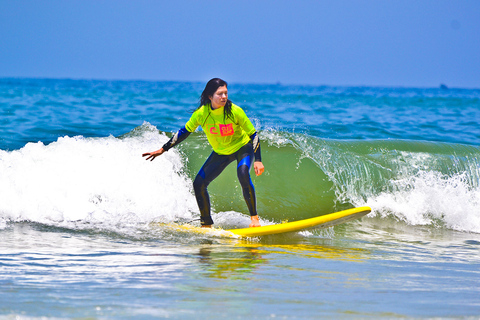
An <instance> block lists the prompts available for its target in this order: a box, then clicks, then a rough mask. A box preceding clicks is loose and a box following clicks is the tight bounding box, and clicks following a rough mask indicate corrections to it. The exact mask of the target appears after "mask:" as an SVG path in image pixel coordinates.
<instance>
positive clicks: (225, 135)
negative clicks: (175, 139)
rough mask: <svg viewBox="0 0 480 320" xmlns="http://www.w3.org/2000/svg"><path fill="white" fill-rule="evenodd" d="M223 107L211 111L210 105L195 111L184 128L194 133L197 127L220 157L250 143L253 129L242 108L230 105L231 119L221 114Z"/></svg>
mask: <svg viewBox="0 0 480 320" xmlns="http://www.w3.org/2000/svg"><path fill="white" fill-rule="evenodd" d="M223 112H224V107H221V108H218V109H214V110H213V109H212V108H211V105H210V104H207V105H203V106H201V107H200V108H199V109H198V110H196V111H195V112H194V113H193V114H192V116H191V118H190V120H188V122H187V124H186V125H185V128H186V129H187V131H189V132H194V131H195V130H196V129H197V128H198V127H199V126H201V127H202V129H203V131H204V132H205V134H206V135H207V139H208V142H209V143H210V145H211V146H212V148H213V151H215V152H216V153H218V154H220V155H230V154H232V153H234V152H236V151H238V150H239V149H240V148H241V147H243V146H244V145H246V144H247V143H249V142H250V136H251V135H252V134H254V133H255V128H254V127H253V125H252V122H250V119H248V117H247V115H246V114H245V111H243V109H242V108H240V107H239V106H237V105H235V104H233V103H232V115H233V119H231V118H230V117H226V116H224V114H223Z"/></svg>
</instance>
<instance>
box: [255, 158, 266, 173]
mask: <svg viewBox="0 0 480 320" xmlns="http://www.w3.org/2000/svg"><path fill="white" fill-rule="evenodd" d="M253 168H254V169H255V174H256V175H257V176H259V175H261V174H262V173H263V171H265V167H264V166H263V163H261V162H260V161H255V162H254V164H253Z"/></svg>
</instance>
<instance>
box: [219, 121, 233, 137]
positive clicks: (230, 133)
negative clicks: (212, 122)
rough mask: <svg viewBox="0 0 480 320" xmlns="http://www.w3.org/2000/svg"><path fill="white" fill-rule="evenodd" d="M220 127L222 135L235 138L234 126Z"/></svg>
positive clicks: (225, 125) (220, 125) (222, 125)
mask: <svg viewBox="0 0 480 320" xmlns="http://www.w3.org/2000/svg"><path fill="white" fill-rule="evenodd" d="M219 127H220V135H221V136H222V137H224V136H233V133H234V131H233V124H231V123H230V124H219Z"/></svg>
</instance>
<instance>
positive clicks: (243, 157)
mask: <svg viewBox="0 0 480 320" xmlns="http://www.w3.org/2000/svg"><path fill="white" fill-rule="evenodd" d="M198 126H201V127H202V129H203V131H204V132H205V134H206V135H207V139H208V142H209V143H210V145H211V146H212V148H213V151H212V153H211V154H210V156H209V157H208V159H207V161H205V163H204V164H203V166H202V168H201V169H200V171H199V172H198V174H197V176H196V178H195V180H194V182H193V189H194V191H195V197H196V199H197V203H198V207H199V209H200V214H201V218H200V221H201V224H202V227H206V228H210V227H211V226H212V224H213V220H212V217H211V215H210V197H209V195H208V191H207V187H208V185H209V184H210V182H212V181H213V180H214V179H215V178H216V177H218V175H219V174H220V173H222V171H223V170H224V169H225V168H226V167H227V165H229V164H230V163H231V162H233V161H234V160H237V176H238V180H239V181H240V184H241V186H242V189H243V196H244V198H245V202H246V203H247V206H248V210H249V211H250V217H251V223H250V227H260V222H259V220H258V214H257V204H256V197H255V188H254V187H253V183H252V180H251V179H250V173H249V171H250V167H251V165H252V162H253V160H254V159H255V162H254V165H253V167H254V169H255V174H256V175H257V176H259V175H261V174H262V173H263V171H264V170H265V169H264V166H263V164H262V159H261V155H260V140H259V138H258V136H257V132H256V131H255V128H254V127H253V125H252V123H251V122H250V120H249V119H248V117H247V115H246V114H245V112H244V111H243V110H242V109H241V108H240V107H239V106H237V105H235V104H233V103H232V102H231V101H230V100H228V90H227V83H226V82H225V81H223V80H222V79H219V78H214V79H212V80H210V81H208V83H207V85H206V86H205V90H203V92H202V95H201V97H200V106H199V107H198V108H197V110H195V111H194V112H193V114H192V117H191V118H190V120H189V121H188V122H187V123H186V125H185V127H183V128H181V129H180V130H179V131H178V132H177V133H175V135H174V136H173V137H172V138H171V139H170V140H169V141H168V142H167V143H165V144H164V145H163V147H162V148H160V149H159V150H157V151H153V152H147V153H144V154H143V155H142V156H143V157H146V156H147V159H146V160H150V161H152V160H154V159H155V158H156V157H158V156H159V155H161V154H163V153H164V152H165V151H168V150H169V149H170V148H172V147H174V146H176V145H177V144H179V143H180V142H182V141H183V140H185V139H186V138H187V137H188V136H189V135H190V133H192V132H194V131H195V130H196V129H197V128H198Z"/></svg>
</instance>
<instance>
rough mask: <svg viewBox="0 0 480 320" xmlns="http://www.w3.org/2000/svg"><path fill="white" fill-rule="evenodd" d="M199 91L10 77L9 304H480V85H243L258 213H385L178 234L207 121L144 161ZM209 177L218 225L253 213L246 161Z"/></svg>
mask: <svg viewBox="0 0 480 320" xmlns="http://www.w3.org/2000/svg"><path fill="white" fill-rule="evenodd" d="M203 86H204V84H203V83H189V82H147V81H93V80H92V81H86V80H51V79H0V121H1V124H2V126H1V130H0V240H1V241H0V317H1V318H6V319H39V318H45V317H46V318H54V319H65V318H94V319H127V318H133V317H135V318H145V319H148V318H177V319H210V318H214V317H215V318H233V319H244V318H248V319H267V318H279V319H316V318H353V319H355V318H478V317H480V149H479V145H480V144H479V141H480V127H479V125H478V123H479V120H480V90H476V89H458V88H455V89H445V88H372V87H330V86H291V85H281V84H276V85H260V84H237V83H231V84H230V85H229V98H230V99H231V100H232V101H233V102H234V103H236V104H238V105H239V106H241V107H242V108H243V109H244V110H245V111H246V113H247V115H248V116H249V117H250V119H251V120H252V122H253V124H254V125H255V127H256V129H257V130H258V132H259V136H260V138H261V147H262V160H263V163H264V165H265V169H266V170H265V173H264V174H263V175H262V176H260V177H255V176H254V175H253V174H252V180H253V183H254V185H255V188H256V192H257V203H258V210H259V214H260V217H261V222H262V224H272V223H281V222H283V221H295V220H299V219H305V218H310V217H313V216H317V215H321V214H326V213H330V212H334V211H339V210H342V209H347V208H351V207H356V206H363V205H368V206H370V207H371V208H372V210H373V211H372V213H370V214H369V215H368V216H366V217H364V218H362V219H360V220H357V221H352V222H348V223H345V224H343V225H339V226H335V227H330V228H328V229H320V230H311V231H305V232H300V233H291V234H284V235H277V236H269V237H263V238H251V239H240V238H231V237H226V236H224V235H222V233H220V232H215V231H213V232H211V233H206V234H203V233H202V234H199V233H193V232H181V231H178V230H174V229H172V228H168V224H169V223H172V222H177V223H191V224H193V225H198V221H197V219H198V218H199V211H198V208H197V204H196V201H195V198H194V196H193V190H192V179H193V178H194V177H195V175H196V173H197V171H198V170H199V168H200V167H201V165H202V164H203V162H204V161H205V159H206V157H207V156H208V155H209V154H210V152H211V148H210V146H209V145H208V142H207V141H206V138H205V136H204V134H203V133H202V132H201V131H199V132H196V133H194V134H192V135H191V136H190V137H189V138H188V139H187V140H186V141H184V142H183V143H182V144H181V145H179V146H178V147H176V148H174V149H172V150H170V151H169V152H167V153H165V154H164V155H162V156H161V157H158V158H156V159H155V161H153V162H150V161H145V159H144V158H142V156H141V155H142V153H144V152H149V151H154V150H157V149H158V148H160V147H161V146H162V145H163V143H165V142H166V141H168V139H169V137H171V135H172V133H173V132H175V131H176V130H178V129H179V128H180V127H182V126H183V125H184V124H185V122H186V121H187V120H188V119H189V117H190V115H191V112H192V111H193V110H195V108H196V106H197V103H198V98H199V95H200V93H201V91H202V90H203ZM209 191H210V196H211V201H212V206H213V214H212V216H213V219H214V221H215V226H216V227H219V228H235V227H246V226H248V223H249V220H250V219H249V217H248V216H247V215H246V213H247V208H246V205H245V203H244V200H243V196H242V192H241V189H240V186H239V183H238V181H237V178H236V173H235V168H234V166H233V165H232V166H231V167H228V168H227V169H226V170H225V172H224V173H222V175H220V176H219V177H218V179H217V180H215V181H214V182H213V183H212V184H211V185H210V187H209ZM163 224H165V225H163Z"/></svg>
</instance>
